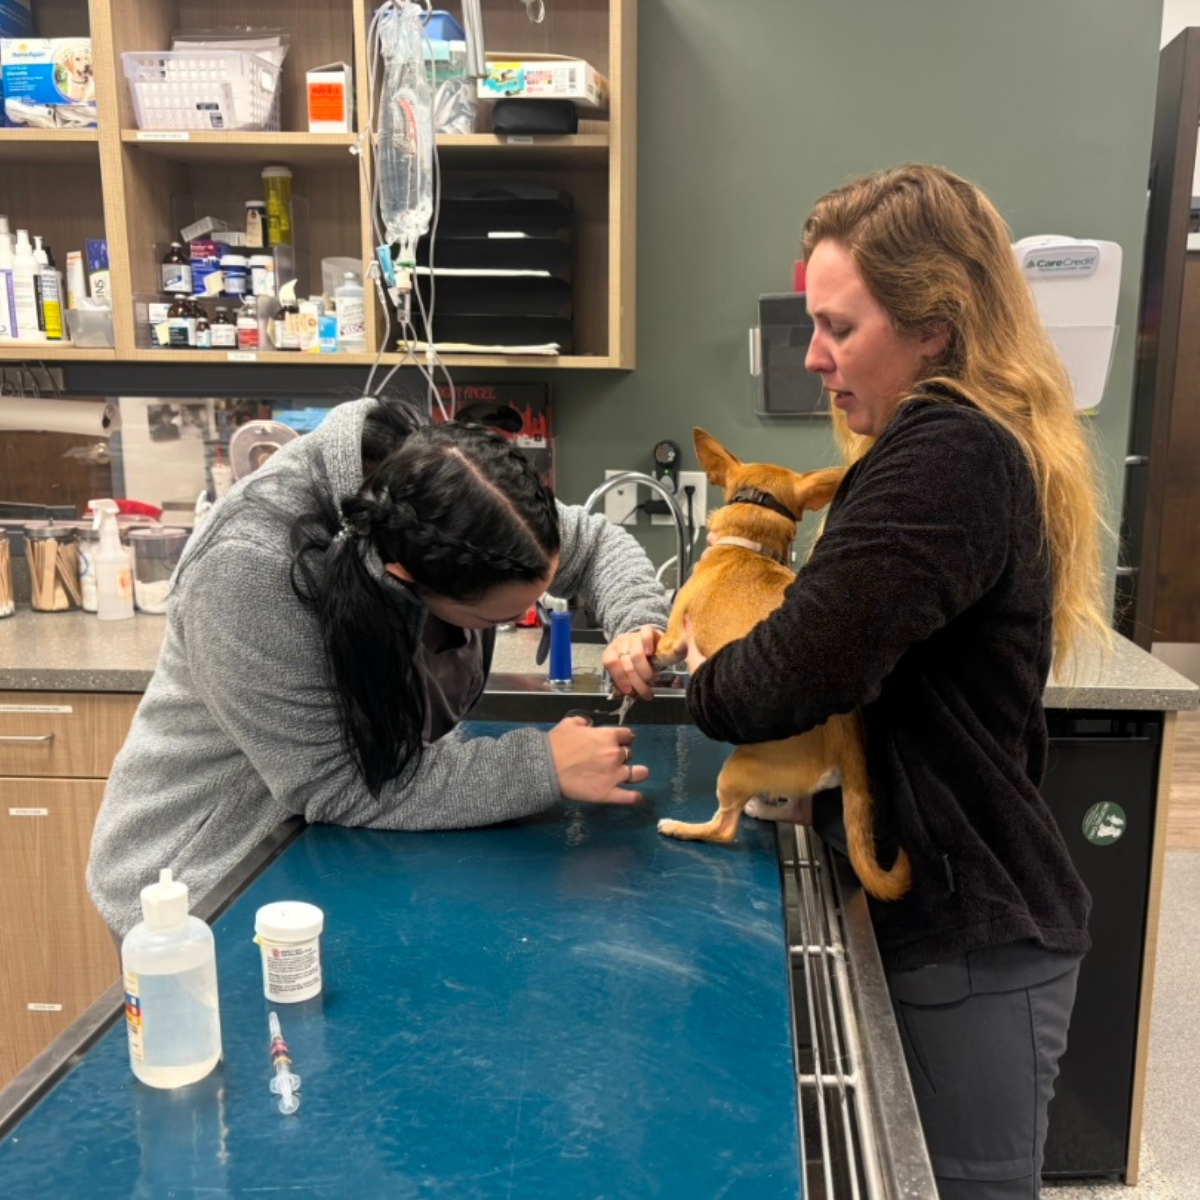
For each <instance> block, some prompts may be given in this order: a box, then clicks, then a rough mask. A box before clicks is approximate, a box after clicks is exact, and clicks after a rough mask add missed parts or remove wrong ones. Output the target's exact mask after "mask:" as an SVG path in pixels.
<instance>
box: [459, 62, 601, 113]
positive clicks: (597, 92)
mask: <svg viewBox="0 0 1200 1200" xmlns="http://www.w3.org/2000/svg"><path fill="white" fill-rule="evenodd" d="M487 72H488V73H487V75H486V76H485V77H484V78H483V79H481V80H480V81H479V83H478V91H479V98H480V99H481V100H503V99H521V100H573V101H574V102H575V103H576V104H578V105H580V106H581V107H583V108H607V107H608V80H607V79H605V78H604V76H603V75H601V74H600V72H599V71H597V70H596V68H595V67H593V66H592V65H591V64H590V63H586V62H584V61H583V59H581V58H564V57H563V56H561V55H558V54H526V55H523V56H522V57H521V58H520V59H519V60H514V59H512V58H504V57H502V56H500V55H492V54H489V55H488V56H487Z"/></svg>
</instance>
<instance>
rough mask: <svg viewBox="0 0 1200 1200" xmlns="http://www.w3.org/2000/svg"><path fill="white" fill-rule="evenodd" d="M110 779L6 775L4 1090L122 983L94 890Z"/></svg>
mask: <svg viewBox="0 0 1200 1200" xmlns="http://www.w3.org/2000/svg"><path fill="white" fill-rule="evenodd" d="M103 794H104V781H103V780H101V779H54V780H50V779H11V778H10V779H5V778H0V914H3V919H2V920H0V963H2V964H3V970H0V1032H2V1036H0V1086H3V1085H4V1083H5V1082H6V1081H7V1080H8V1079H10V1078H11V1077H12V1076H13V1075H15V1074H16V1072H17V1071H19V1070H20V1069H21V1068H22V1067H24V1066H25V1065H26V1063H28V1062H29V1060H30V1059H31V1058H32V1057H33V1056H34V1055H35V1054H37V1053H38V1051H40V1050H42V1049H43V1048H44V1047H45V1046H46V1044H47V1043H48V1042H50V1041H51V1040H52V1039H53V1038H54V1037H56V1036H57V1035H58V1034H59V1033H61V1032H62V1030H63V1029H65V1028H66V1027H67V1026H68V1025H69V1024H70V1023H71V1022H72V1021H73V1020H74V1019H75V1018H76V1017H77V1016H79V1014H80V1013H81V1012H83V1010H84V1009H85V1008H87V1006H88V1005H89V1004H91V1002H92V1001H93V1000H95V999H96V997H97V996H99V995H100V993H101V992H103V991H104V990H105V988H107V987H108V986H109V985H110V984H112V983H113V982H114V981H115V980H116V979H117V976H118V972H119V968H118V962H117V953H116V948H115V946H114V944H113V940H112V936H111V934H110V933H109V931H108V927H107V926H106V925H105V924H104V922H103V921H102V920H101V919H100V917H99V916H98V915H97V913H96V911H95V909H93V908H92V905H91V902H90V901H89V900H88V896H87V889H86V888H85V886H84V870H85V868H86V866H87V857H88V847H89V846H90V844H91V838H92V825H93V824H94V822H95V819H96V812H97V810H98V809H99V807H100V799H101V797H102V796H103Z"/></svg>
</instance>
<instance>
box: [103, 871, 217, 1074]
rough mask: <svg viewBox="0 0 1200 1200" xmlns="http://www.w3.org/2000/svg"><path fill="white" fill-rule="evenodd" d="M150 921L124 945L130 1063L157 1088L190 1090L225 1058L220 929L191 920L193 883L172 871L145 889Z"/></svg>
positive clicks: (145, 915)
mask: <svg viewBox="0 0 1200 1200" xmlns="http://www.w3.org/2000/svg"><path fill="white" fill-rule="evenodd" d="M142 917H143V919H142V920H141V921H139V922H138V923H137V924H136V925H135V926H134V927H133V928H132V929H131V930H130V931H129V932H128V933H127V934H126V935H125V940H124V941H123V942H122V943H121V969H122V971H123V972H124V975H125V1024H126V1028H127V1031H128V1033H129V1065H130V1067H132V1068H133V1073H134V1074H135V1075H136V1076H137V1077H138V1078H139V1079H140V1080H141V1081H142V1082H143V1083H146V1084H149V1085H150V1087H157V1088H177V1087H184V1086H185V1085H187V1084H189V1083H195V1082H196V1081H197V1080H199V1079H203V1078H204V1077H205V1076H206V1075H207V1074H208V1073H209V1072H210V1071H211V1070H212V1069H213V1067H215V1066H216V1065H217V1062H218V1060H219V1059H220V1057H221V1012H220V1008H219V1005H218V994H217V959H216V952H215V946H214V943H213V935H212V930H211V929H209V927H208V926H207V925H206V924H205V923H204V922H203V921H202V920H200V918H199V917H193V916H189V915H188V890H187V885H186V884H184V883H182V882H180V881H179V880H176V879H172V877H171V871H170V868H164V869H163V870H162V871H161V872H160V873H159V879H158V882H157V883H152V884H150V885H149V886H148V887H144V888H143V889H142Z"/></svg>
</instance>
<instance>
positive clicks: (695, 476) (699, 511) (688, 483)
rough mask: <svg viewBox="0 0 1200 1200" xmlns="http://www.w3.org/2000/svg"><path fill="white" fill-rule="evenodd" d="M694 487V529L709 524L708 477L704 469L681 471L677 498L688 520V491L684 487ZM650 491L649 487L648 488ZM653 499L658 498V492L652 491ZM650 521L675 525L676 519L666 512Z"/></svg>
mask: <svg viewBox="0 0 1200 1200" xmlns="http://www.w3.org/2000/svg"><path fill="white" fill-rule="evenodd" d="M687 487H693V488H695V492H694V493H693V494H692V527H693V528H694V529H702V528H703V527H704V526H705V525H707V524H708V477H707V476H706V475H705V474H704V472H703V471H680V472H679V491H678V492H676V493H675V500H676V502H677V503H678V505H679V511H680V512H681V513H683V519H684V521H685V522H686V521H687V515H688V508H687V492H685V491H684V488H687ZM646 490H647V491H649V488H647V489H646ZM651 499H653V500H657V499H658V493H657V492H653V493H651ZM650 521H651V523H652V524H654V525H674V524H675V521H674V519H673V518H672V517H671V514H670V513H664V514H663V515H662V516H657V515H656V516H652V517H651V518H650Z"/></svg>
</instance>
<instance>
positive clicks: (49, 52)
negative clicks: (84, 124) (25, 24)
mask: <svg viewBox="0 0 1200 1200" xmlns="http://www.w3.org/2000/svg"><path fill="white" fill-rule="evenodd" d="M0 79H2V80H3V86H4V98H5V99H6V100H22V101H24V102H25V103H26V104H52V105H64V104H65V105H76V104H79V105H94V104H95V103H96V80H95V76H94V74H93V71H92V39H91V38H89V37H74V38H29V37H26V38H4V39H3V40H0Z"/></svg>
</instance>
